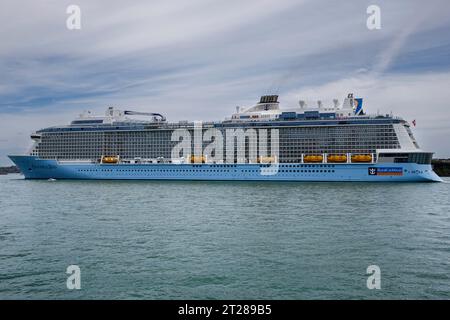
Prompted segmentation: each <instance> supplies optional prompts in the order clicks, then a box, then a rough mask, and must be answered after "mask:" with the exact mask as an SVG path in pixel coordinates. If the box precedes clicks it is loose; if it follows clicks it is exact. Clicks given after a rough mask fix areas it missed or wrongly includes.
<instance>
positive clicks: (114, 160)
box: [101, 156, 119, 164]
mask: <svg viewBox="0 0 450 320" xmlns="http://www.w3.org/2000/svg"><path fill="white" fill-rule="evenodd" d="M101 162H102V163H109V164H111V163H119V157H118V156H103V157H102V159H101Z"/></svg>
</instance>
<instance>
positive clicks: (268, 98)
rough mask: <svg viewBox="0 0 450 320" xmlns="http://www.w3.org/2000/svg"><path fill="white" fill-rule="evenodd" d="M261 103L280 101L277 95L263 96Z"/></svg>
mask: <svg viewBox="0 0 450 320" xmlns="http://www.w3.org/2000/svg"><path fill="white" fill-rule="evenodd" d="M259 103H278V96H277V95H270V96H262V97H261V99H260V100H259Z"/></svg>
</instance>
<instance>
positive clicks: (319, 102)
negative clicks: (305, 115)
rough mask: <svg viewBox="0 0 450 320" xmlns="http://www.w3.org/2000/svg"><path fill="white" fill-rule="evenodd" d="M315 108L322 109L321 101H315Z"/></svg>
mask: <svg viewBox="0 0 450 320" xmlns="http://www.w3.org/2000/svg"><path fill="white" fill-rule="evenodd" d="M317 107H318V108H319V109H320V108H322V101H321V100H317Z"/></svg>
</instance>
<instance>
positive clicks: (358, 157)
mask: <svg viewBox="0 0 450 320" xmlns="http://www.w3.org/2000/svg"><path fill="white" fill-rule="evenodd" d="M352 162H372V155H370V154H354V155H352Z"/></svg>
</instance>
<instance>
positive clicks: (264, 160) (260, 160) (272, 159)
mask: <svg viewBox="0 0 450 320" xmlns="http://www.w3.org/2000/svg"><path fill="white" fill-rule="evenodd" d="M274 162H276V157H258V163H274Z"/></svg>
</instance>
